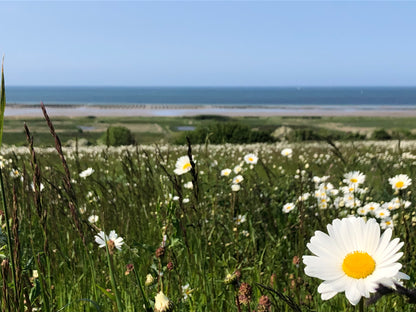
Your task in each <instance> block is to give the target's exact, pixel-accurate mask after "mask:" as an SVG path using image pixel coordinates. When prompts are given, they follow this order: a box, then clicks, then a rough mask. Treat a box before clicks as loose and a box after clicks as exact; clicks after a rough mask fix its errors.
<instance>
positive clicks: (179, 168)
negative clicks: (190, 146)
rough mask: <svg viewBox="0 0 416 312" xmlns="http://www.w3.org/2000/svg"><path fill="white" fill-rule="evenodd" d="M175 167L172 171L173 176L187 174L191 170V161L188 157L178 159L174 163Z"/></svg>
mask: <svg viewBox="0 0 416 312" xmlns="http://www.w3.org/2000/svg"><path fill="white" fill-rule="evenodd" d="M175 167H176V169H175V170H173V172H175V174H177V175H181V174H184V173H187V172H188V171H191V169H192V165H191V160H190V159H189V157H188V156H182V157H179V158H178V160H177V161H176V165H175Z"/></svg>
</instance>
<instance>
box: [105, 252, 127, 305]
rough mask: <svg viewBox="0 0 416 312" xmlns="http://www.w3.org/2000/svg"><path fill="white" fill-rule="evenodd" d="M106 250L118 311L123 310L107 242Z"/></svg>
mask: <svg viewBox="0 0 416 312" xmlns="http://www.w3.org/2000/svg"><path fill="white" fill-rule="evenodd" d="M105 250H106V254H107V263H108V269H109V270H110V280H111V287H112V288H113V289H114V295H115V297H116V303H117V310H118V312H123V311H124V309H123V304H122V303H121V299H120V293H119V292H118V289H117V283H116V279H115V277H114V272H113V262H112V261H111V255H110V251H109V250H108V245H107V244H105Z"/></svg>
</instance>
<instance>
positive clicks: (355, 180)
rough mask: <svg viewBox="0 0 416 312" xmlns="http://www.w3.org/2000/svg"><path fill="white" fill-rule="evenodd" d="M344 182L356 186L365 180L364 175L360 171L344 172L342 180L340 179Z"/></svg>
mask: <svg viewBox="0 0 416 312" xmlns="http://www.w3.org/2000/svg"><path fill="white" fill-rule="evenodd" d="M342 181H343V182H344V183H346V184H349V185H351V184H352V185H353V186H354V187H355V186H358V185H359V184H363V183H364V181H365V175H364V174H362V173H361V172H360V171H351V172H348V173H346V174H344V180H342Z"/></svg>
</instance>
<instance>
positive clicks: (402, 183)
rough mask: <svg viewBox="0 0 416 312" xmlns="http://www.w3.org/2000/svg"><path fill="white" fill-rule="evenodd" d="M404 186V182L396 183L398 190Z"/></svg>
mask: <svg viewBox="0 0 416 312" xmlns="http://www.w3.org/2000/svg"><path fill="white" fill-rule="evenodd" d="M403 185H404V182H403V181H399V182H397V183H396V188H398V189H399V188H402V187H403Z"/></svg>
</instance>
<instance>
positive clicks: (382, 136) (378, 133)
mask: <svg viewBox="0 0 416 312" xmlns="http://www.w3.org/2000/svg"><path fill="white" fill-rule="evenodd" d="M371 138H372V139H373V140H390V139H391V135H390V134H388V132H387V131H386V130H384V129H377V130H374V132H373V134H372V135H371Z"/></svg>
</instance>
